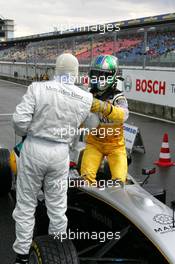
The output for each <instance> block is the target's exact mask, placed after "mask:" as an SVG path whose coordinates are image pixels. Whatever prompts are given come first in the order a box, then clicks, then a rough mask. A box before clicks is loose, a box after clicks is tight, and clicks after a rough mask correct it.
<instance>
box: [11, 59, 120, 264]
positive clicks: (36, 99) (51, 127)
mask: <svg viewBox="0 0 175 264" xmlns="http://www.w3.org/2000/svg"><path fill="white" fill-rule="evenodd" d="M78 67H79V64H78V60H77V59H76V58H75V57H74V56H73V55H71V54H62V55H60V56H59V57H58V58H57V61H56V77H55V79H54V80H53V81H46V82H34V83H32V84H31V85H30V86H29V87H28V90H27V92H26V94H25V95H24V96H23V99H22V101H21V103H20V104H19V105H17V107H16V111H15V113H14V114H13V124H14V128H15V130H16V133H17V134H18V135H20V136H27V137H26V139H25V141H24V144H23V147H22V150H21V153H20V158H19V163H18V175H17V190H16V191H17V201H16V207H15V210H14V212H13V218H14V220H15V221H16V240H15V242H14V244H13V249H14V251H15V252H16V253H17V258H16V262H15V263H16V264H17V263H18V264H19V263H28V257H29V249H30V246H31V242H32V236H33V228H34V223H35V220H34V213H35V209H36V206H37V196H38V193H39V191H40V189H41V187H42V186H43V188H44V195H45V203H46V207H47V214H48V216H49V219H50V224H49V234H51V235H52V234H55V233H56V234H58V233H65V232H66V228H67V218H66V216H65V212H66V210H67V177H68V171H69V143H71V141H72V139H73V137H74V136H75V134H74V133H72V131H76V129H77V128H78V127H79V126H80V125H81V123H83V122H84V121H85V119H86V118H87V117H88V115H89V113H90V111H92V112H101V113H102V114H103V115H104V116H108V117H109V118H110V119H116V118H117V116H118V118H121V116H123V115H124V113H123V111H121V110H120V109H118V108H115V107H113V106H112V105H111V104H110V103H106V102H102V101H100V100H98V99H93V97H92V94H91V93H89V92H86V91H83V90H82V89H80V88H79V87H77V86H76V85H74V82H75V79H76V77H77V75H78ZM75 133H76V132H75Z"/></svg>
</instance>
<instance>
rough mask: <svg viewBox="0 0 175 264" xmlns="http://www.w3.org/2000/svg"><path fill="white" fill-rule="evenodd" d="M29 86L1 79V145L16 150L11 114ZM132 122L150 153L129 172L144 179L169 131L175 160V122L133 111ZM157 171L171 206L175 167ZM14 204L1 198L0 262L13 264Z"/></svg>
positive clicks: (156, 181)
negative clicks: (160, 119) (138, 114)
mask: <svg viewBox="0 0 175 264" xmlns="http://www.w3.org/2000/svg"><path fill="white" fill-rule="evenodd" d="M25 91H26V87H24V86H22V85H18V84H14V83H10V82H7V81H3V80H0V145H1V146H3V147H6V148H9V149H12V148H13V146H14V144H15V141H16V138H15V134H14V131H13V129H12V125H11V116H10V115H7V114H11V113H13V112H14V110H15V107H16V105H17V104H18V103H19V102H20V100H21V97H22V95H23V94H24V93H25ZM128 123H130V124H133V125H135V126H138V127H139V129H140V131H141V135H142V138H143V142H144V145H145V149H146V153H145V154H143V153H141V152H134V153H133V154H132V157H133V161H132V164H131V165H130V167H129V172H130V173H131V175H132V176H134V177H135V178H137V179H138V180H139V181H142V180H143V179H144V176H142V175H141V169H142V168H145V167H153V166H154V165H153V163H154V161H155V160H157V159H158V156H159V151H160V147H161V143H162V137H163V134H164V133H165V132H167V133H168V135H169V144H170V149H171V157H172V160H174V161H175V125H174V124H169V123H165V122H161V121H159V120H154V119H150V118H147V117H141V116H137V115H133V114H130V117H129V120H128ZM156 169H157V171H156V174H155V175H153V176H151V178H150V180H149V184H151V185H152V186H154V187H158V188H162V189H165V190H166V194H167V199H166V203H167V204H168V205H170V202H171V201H172V200H175V191H174V190H175V166H174V167H170V168H158V167H156ZM13 208H14V203H13V201H12V200H11V198H10V197H8V196H7V197H3V198H0V264H12V263H13V261H14V253H13V251H12V244H13V241H14V239H15V232H14V230H15V224H14V221H13V220H12V217H11V214H12V211H13Z"/></svg>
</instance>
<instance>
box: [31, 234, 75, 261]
mask: <svg viewBox="0 0 175 264" xmlns="http://www.w3.org/2000/svg"><path fill="white" fill-rule="evenodd" d="M29 264H79V260H78V256H77V252H76V249H75V247H74V245H73V243H72V241H71V240H68V239H65V240H63V241H62V242H61V241H60V240H59V239H57V238H56V239H54V237H53V236H40V237H36V238H35V239H34V240H33V243H32V246H31V249H30V253H29Z"/></svg>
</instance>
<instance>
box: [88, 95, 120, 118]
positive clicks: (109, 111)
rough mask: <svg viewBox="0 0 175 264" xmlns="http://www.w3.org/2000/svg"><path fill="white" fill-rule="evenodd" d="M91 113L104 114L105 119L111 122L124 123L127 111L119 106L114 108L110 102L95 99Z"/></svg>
mask: <svg viewBox="0 0 175 264" xmlns="http://www.w3.org/2000/svg"><path fill="white" fill-rule="evenodd" d="M91 112H93V113H102V114H103V116H104V117H107V118H108V119H109V120H111V121H118V122H120V123H123V122H124V118H125V111H124V110H123V109H122V108H121V107H118V106H113V105H112V104H111V103H109V102H103V101H101V100H98V99H96V98H94V99H93V102H92V106H91Z"/></svg>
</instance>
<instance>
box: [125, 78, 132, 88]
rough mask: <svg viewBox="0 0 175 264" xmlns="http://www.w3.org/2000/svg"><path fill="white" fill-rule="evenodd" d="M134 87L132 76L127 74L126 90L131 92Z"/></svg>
mask: <svg viewBox="0 0 175 264" xmlns="http://www.w3.org/2000/svg"><path fill="white" fill-rule="evenodd" d="M131 88H132V79H131V76H129V75H127V76H126V77H125V80H124V89H125V92H130V91H131Z"/></svg>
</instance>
